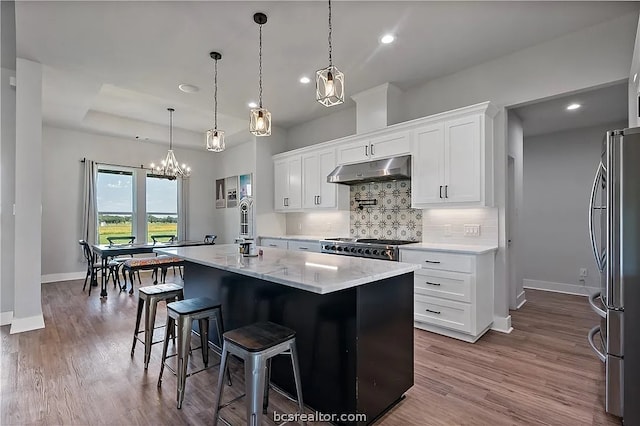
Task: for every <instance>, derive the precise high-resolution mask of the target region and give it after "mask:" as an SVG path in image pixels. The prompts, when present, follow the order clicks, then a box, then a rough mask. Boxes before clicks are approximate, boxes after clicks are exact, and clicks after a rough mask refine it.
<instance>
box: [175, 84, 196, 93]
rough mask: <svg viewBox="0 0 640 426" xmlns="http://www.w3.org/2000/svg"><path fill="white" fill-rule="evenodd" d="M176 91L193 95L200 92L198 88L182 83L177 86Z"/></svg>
mask: <svg viewBox="0 0 640 426" xmlns="http://www.w3.org/2000/svg"><path fill="white" fill-rule="evenodd" d="M178 89H180V90H182V91H183V92H185V93H195V92H197V91H198V90H200V88H199V87H198V86H194V85H193V84H186V83H182V84H180V85H178Z"/></svg>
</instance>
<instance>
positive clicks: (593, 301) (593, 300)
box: [589, 292, 607, 318]
mask: <svg viewBox="0 0 640 426" xmlns="http://www.w3.org/2000/svg"><path fill="white" fill-rule="evenodd" d="M598 297H600V292H597V293H595V294H592V295H591V296H589V304H590V305H591V309H593V310H594V312H595V313H596V314H598V315H600V316H601V317H602V318H606V317H607V311H605V310H604V309H601V308H600V307H598V305H596V299H597V298H598Z"/></svg>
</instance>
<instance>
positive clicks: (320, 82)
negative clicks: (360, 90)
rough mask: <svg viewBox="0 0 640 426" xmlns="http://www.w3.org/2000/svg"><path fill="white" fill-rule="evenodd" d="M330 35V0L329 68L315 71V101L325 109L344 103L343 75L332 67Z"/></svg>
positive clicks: (330, 31)
mask: <svg viewBox="0 0 640 426" xmlns="http://www.w3.org/2000/svg"><path fill="white" fill-rule="evenodd" d="M331 33H332V27H331V0H329V66H328V67H326V68H323V69H321V70H318V71H316V100H317V101H318V102H320V103H321V104H322V105H324V106H326V107H330V106H333V105H339V104H341V103H343V102H344V74H343V73H342V72H341V71H340V70H339V69H338V68H336V67H334V66H333V58H332V53H333V46H332V45H331Z"/></svg>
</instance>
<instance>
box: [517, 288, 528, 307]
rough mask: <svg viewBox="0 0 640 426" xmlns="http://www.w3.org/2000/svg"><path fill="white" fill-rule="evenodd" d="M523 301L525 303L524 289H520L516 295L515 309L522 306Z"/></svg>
mask: <svg viewBox="0 0 640 426" xmlns="http://www.w3.org/2000/svg"><path fill="white" fill-rule="evenodd" d="M525 303H527V299H526V298H525V295H524V290H522V291H521V292H520V294H519V295H518V297H516V310H518V309H520V308H522V306H523V305H524V304H525Z"/></svg>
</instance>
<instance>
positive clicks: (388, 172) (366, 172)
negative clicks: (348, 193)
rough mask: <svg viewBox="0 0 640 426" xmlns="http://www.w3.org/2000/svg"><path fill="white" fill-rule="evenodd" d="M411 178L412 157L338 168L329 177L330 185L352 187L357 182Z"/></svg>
mask: <svg viewBox="0 0 640 426" xmlns="http://www.w3.org/2000/svg"><path fill="white" fill-rule="evenodd" d="M410 178H411V156H410V155H404V156H402V157H393V158H386V159H384V160H375V161H369V162H366V163H356V164H345V165H343V166H338V167H336V168H335V169H334V170H333V171H332V172H331V173H330V174H329V176H327V182H329V183H342V184H345V185H351V184H352V183H357V182H372V181H389V180H398V179H410Z"/></svg>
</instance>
